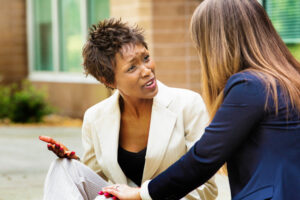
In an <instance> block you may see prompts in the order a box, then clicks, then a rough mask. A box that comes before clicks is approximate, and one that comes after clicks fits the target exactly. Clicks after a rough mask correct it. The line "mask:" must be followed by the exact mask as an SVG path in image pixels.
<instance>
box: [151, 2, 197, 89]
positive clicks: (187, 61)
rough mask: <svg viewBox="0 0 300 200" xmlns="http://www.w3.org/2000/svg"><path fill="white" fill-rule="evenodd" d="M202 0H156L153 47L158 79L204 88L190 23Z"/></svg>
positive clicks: (172, 84) (178, 85)
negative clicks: (192, 41)
mask: <svg viewBox="0 0 300 200" xmlns="http://www.w3.org/2000/svg"><path fill="white" fill-rule="evenodd" d="M199 2H200V1H199V0H188V1H187V0H172V1H169V0H153V7H152V12H153V13H152V15H153V46H154V48H153V49H154V57H155V61H156V64H157V74H158V78H159V79H160V80H162V81H163V82H165V83H167V84H169V85H171V86H175V87H182V88H189V89H192V90H194V91H198V92H199V91H200V68H199V61H198V58H197V53H196V51H195V49H194V47H193V44H192V43H191V39H190V32H189V24H190V19H191V16H192V13H193V11H194V9H195V8H196V6H197V5H198V4H199Z"/></svg>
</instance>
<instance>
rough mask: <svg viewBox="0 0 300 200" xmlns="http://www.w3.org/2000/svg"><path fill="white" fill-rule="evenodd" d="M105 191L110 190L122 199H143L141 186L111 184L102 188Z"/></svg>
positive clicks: (110, 192)
mask: <svg viewBox="0 0 300 200" xmlns="http://www.w3.org/2000/svg"><path fill="white" fill-rule="evenodd" d="M102 191H103V192H108V193H109V194H112V195H114V196H116V197H118V199H120V200H141V199H142V198H141V196H140V188H133V187H129V186H127V185H124V184H122V185H121V184H116V185H110V186H107V187H104V188H102Z"/></svg>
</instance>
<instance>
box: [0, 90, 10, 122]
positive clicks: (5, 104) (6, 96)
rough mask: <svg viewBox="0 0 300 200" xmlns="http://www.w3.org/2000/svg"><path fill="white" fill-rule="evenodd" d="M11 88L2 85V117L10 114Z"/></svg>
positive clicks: (0, 94) (0, 113) (0, 107)
mask: <svg viewBox="0 0 300 200" xmlns="http://www.w3.org/2000/svg"><path fill="white" fill-rule="evenodd" d="M10 98H11V88H10V87H4V86H0V119H3V118H7V117H8V115H9V108H10Z"/></svg>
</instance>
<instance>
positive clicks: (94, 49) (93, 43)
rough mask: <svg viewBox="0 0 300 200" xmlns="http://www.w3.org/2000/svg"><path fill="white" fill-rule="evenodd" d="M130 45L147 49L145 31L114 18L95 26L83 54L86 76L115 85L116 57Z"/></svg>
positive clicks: (91, 30)
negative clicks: (137, 45) (139, 45)
mask: <svg viewBox="0 0 300 200" xmlns="http://www.w3.org/2000/svg"><path fill="white" fill-rule="evenodd" d="M128 44H132V45H136V44H142V45H143V46H145V48H147V43H146V42H145V40H144V36H143V30H142V29H140V28H139V27H138V26H129V25H128V24H127V23H124V22H122V21H121V20H116V19H113V18H112V19H108V20H103V21H100V22H99V23H98V24H97V25H93V26H92V28H91V29H90V32H89V38H88V40H87V42H86V44H85V46H84V48H83V52H82V56H83V66H84V70H85V73H86V75H88V74H91V75H92V76H94V77H95V78H96V79H97V80H99V81H100V80H103V79H104V80H105V83H108V84H113V83H114V69H115V67H116V61H115V55H116V54H117V53H121V49H122V47H124V46H125V45H128Z"/></svg>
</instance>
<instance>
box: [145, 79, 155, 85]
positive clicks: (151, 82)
mask: <svg viewBox="0 0 300 200" xmlns="http://www.w3.org/2000/svg"><path fill="white" fill-rule="evenodd" d="M153 81H154V80H151V81H149V82H148V83H147V84H146V86H150V85H152V84H153Z"/></svg>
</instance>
